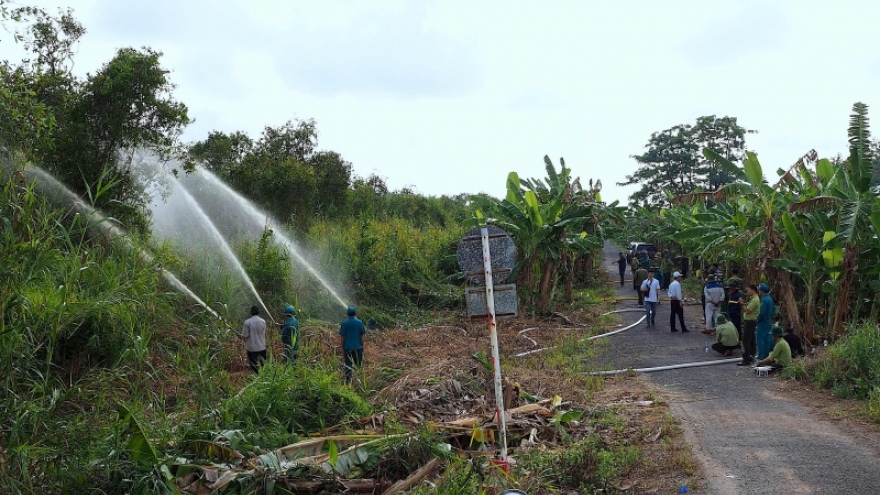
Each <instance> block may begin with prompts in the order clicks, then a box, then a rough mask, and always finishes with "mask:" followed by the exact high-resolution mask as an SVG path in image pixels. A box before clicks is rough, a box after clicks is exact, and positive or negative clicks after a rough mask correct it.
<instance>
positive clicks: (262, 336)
mask: <svg viewBox="0 0 880 495" xmlns="http://www.w3.org/2000/svg"><path fill="white" fill-rule="evenodd" d="M238 337H239V338H240V339H241V340H243V341H244V348H245V350H246V351H247V357H248V363H249V364H250V366H251V371H252V372H253V373H254V374H259V373H260V366H261V365H262V363H263V361H265V360H266V320H264V319H262V318H260V308H258V307H256V306H251V317H250V318H248V319H247V320H244V326H242V329H241V333H240V334H238Z"/></svg>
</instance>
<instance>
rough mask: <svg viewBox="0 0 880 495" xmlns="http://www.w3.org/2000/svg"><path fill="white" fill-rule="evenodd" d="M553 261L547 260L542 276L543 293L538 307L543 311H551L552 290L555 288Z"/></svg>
mask: <svg viewBox="0 0 880 495" xmlns="http://www.w3.org/2000/svg"><path fill="white" fill-rule="evenodd" d="M553 271H554V270H553V259H552V258H547V260H545V261H544V270H543V273H542V274H541V292H540V298H539V301H538V307H540V308H541V310H542V311H548V310H549V309H550V289H551V287H552V286H553Z"/></svg>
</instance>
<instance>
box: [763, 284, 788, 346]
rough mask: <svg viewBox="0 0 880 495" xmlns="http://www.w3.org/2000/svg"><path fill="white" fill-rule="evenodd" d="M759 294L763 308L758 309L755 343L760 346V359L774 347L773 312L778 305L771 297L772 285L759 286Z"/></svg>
mask: <svg viewBox="0 0 880 495" xmlns="http://www.w3.org/2000/svg"><path fill="white" fill-rule="evenodd" d="M758 295H759V296H760V297H761V309H760V310H759V311H758V326H757V329H756V330H755V344H756V346H757V348H758V360H759V361H760V360H761V359H765V358H766V357H767V356H768V355H769V354H770V350H771V349H772V348H773V338H772V337H771V336H770V329H771V327H772V326H773V314H774V313H776V305H775V304H773V299H771V298H770V287H768V286H767V284H761V285H759V286H758ZM790 353H791V349H789V354H790Z"/></svg>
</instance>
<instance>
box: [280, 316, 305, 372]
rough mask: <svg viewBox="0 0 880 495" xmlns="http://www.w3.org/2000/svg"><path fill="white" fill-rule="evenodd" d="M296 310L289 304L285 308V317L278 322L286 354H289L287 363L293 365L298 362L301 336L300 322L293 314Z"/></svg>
mask: <svg viewBox="0 0 880 495" xmlns="http://www.w3.org/2000/svg"><path fill="white" fill-rule="evenodd" d="M294 312H295V310H294V308H293V306H291V305H289V304H288V305H287V306H286V307H285V308H284V316H285V319H284V321H283V322H281V323H279V324H278V331H279V332H281V342H283V343H284V355H285V356H287V364H289V365H291V366H293V365H294V364H296V357H297V354H298V353H299V338H300V333H299V322H298V321H296V318H295V317H294V316H293V313H294Z"/></svg>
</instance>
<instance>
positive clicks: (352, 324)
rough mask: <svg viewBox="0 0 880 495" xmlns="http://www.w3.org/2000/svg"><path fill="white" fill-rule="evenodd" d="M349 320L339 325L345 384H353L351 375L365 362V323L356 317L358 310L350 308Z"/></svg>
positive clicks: (348, 311)
mask: <svg viewBox="0 0 880 495" xmlns="http://www.w3.org/2000/svg"><path fill="white" fill-rule="evenodd" d="M347 313H348V319H347V320H345V321H343V322H342V323H341V324H340V325H339V345H340V346H341V347H342V356H343V361H344V364H345V383H351V374H352V371H353V370H354V369H355V368H360V367H361V365H362V364H363V362H364V334H365V333H367V331H366V329H365V328H364V322H362V321H361V320H360V319H358V318H357V317H356V316H355V315H356V314H357V310H355V307H354V306H349V307H348V310H347Z"/></svg>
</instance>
